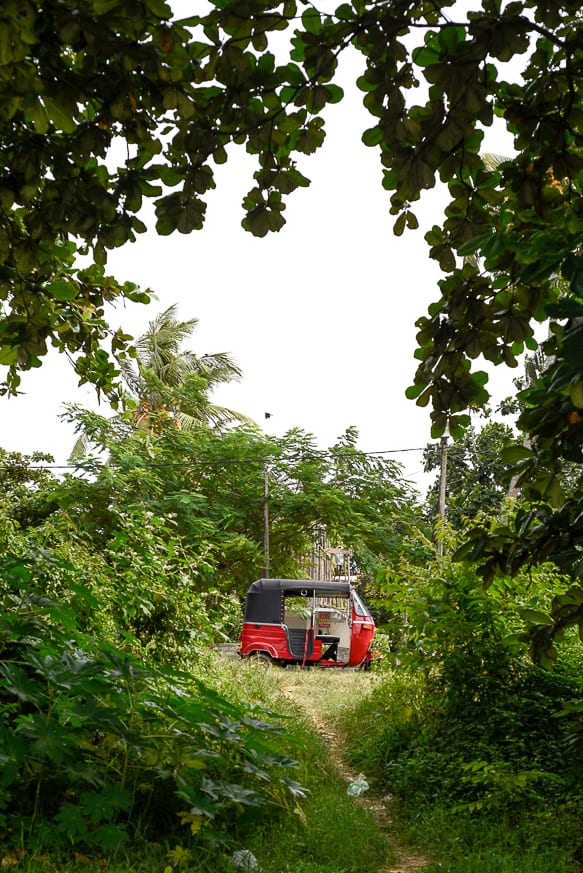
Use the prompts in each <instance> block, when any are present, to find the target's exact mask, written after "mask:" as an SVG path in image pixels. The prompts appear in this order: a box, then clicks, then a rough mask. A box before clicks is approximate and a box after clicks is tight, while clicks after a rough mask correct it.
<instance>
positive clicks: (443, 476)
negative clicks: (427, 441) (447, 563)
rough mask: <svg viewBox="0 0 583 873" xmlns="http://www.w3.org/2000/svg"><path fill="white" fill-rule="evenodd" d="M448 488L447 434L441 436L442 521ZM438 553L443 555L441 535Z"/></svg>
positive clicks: (439, 505) (440, 499)
mask: <svg viewBox="0 0 583 873" xmlns="http://www.w3.org/2000/svg"><path fill="white" fill-rule="evenodd" d="M446 490H447V436H442V438H441V465H440V473H439V503H438V507H437V516H438V518H439V520H440V521H442V522H444V521H445V494H446ZM437 554H438V555H440V556H441V555H443V539H442V537H441V536H440V537H439V540H438V543H437Z"/></svg>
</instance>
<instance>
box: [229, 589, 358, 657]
mask: <svg viewBox="0 0 583 873" xmlns="http://www.w3.org/2000/svg"><path fill="white" fill-rule="evenodd" d="M374 632H375V624H374V620H373V618H372V616H371V614H370V612H369V611H368V609H367V607H366V606H365V605H364V603H363V602H362V600H361V599H360V597H359V596H358V594H357V593H356V590H355V589H354V586H353V585H352V584H351V583H350V582H344V581H339V582H319V581H314V580H313V579H312V580H310V579H307V580H306V579H258V580H257V581H256V582H253V584H252V585H251V587H250V588H249V590H248V592H247V599H246V603H245V616H244V619H243V629H242V631H241V635H240V637H239V649H238V652H239V654H240V655H241V657H257V658H262V659H263V660H266V661H272V662H273V663H275V664H281V665H282V666H286V665H288V664H299V665H308V666H312V665H314V664H317V665H318V666H321V667H361V668H362V669H368V667H369V666H370V662H371V660H372V657H373V656H372V653H371V645H372V640H373V636H374Z"/></svg>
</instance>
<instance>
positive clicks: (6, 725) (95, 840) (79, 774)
mask: <svg viewBox="0 0 583 873" xmlns="http://www.w3.org/2000/svg"><path fill="white" fill-rule="evenodd" d="M2 571H3V572H2V588H1V597H0V599H1V604H0V606H1V607H2V609H1V618H0V658H1V662H0V764H1V776H0V838H1V839H2V842H3V844H4V845H11V844H19V843H21V842H22V841H23V840H25V841H27V842H28V843H34V844H36V846H37V848H38V849H40V848H41V847H43V846H50V847H51V848H52V849H54V848H55V847H58V846H61V847H62V848H65V847H66V846H74V847H78V848H82V849H93V850H97V849H99V851H103V850H114V849H117V848H119V847H120V846H121V845H122V844H123V843H124V842H127V841H131V840H132V839H136V838H139V839H140V840H141V841H143V840H155V841H160V840H164V839H174V840H180V844H181V845H182V844H183V845H184V846H185V847H188V846H189V845H195V846H196V847H197V851H198V852H204V851H211V852H214V851H216V847H217V846H227V845H229V844H231V843H232V842H233V841H234V840H237V839H239V838H240V837H241V835H244V834H245V833H247V832H248V830H249V829H250V828H252V827H253V826H254V824H256V822H257V820H258V818H259V817H260V816H261V815H262V814H263V812H264V810H265V809H266V808H267V809H270V810H273V811H277V810H281V809H293V808H296V807H297V804H298V799H300V798H302V797H303V795H304V790H303V788H302V787H301V786H300V785H299V784H298V783H297V781H295V779H294V778H293V776H294V770H295V761H294V760H293V759H292V758H290V757H289V756H287V755H285V754H282V753H281V752H280V746H281V744H282V741H283V737H284V733H283V730H282V728H281V727H280V726H278V725H277V724H274V723H273V722H274V721H277V719H276V718H275V716H274V715H273V714H271V716H268V714H266V712H265V711H264V710H255V709H253V707H251V706H249V705H243V704H241V703H238V702H233V701H229V700H227V699H226V698H225V697H224V696H222V695H221V694H219V693H217V692H216V691H214V690H212V689H211V688H210V687H208V686H207V685H206V684H203V682H201V681H200V680H196V679H193V678H192V677H191V676H190V675H188V674H186V673H180V672H178V671H176V670H171V669H169V668H163V667H153V666H147V665H144V664H143V663H140V662H139V661H138V660H137V659H135V658H134V657H132V656H131V655H129V654H127V653H124V652H122V651H120V650H119V649H118V648H116V647H115V646H113V645H112V644H111V643H109V642H107V641H97V640H95V639H92V638H91V637H90V636H89V635H87V634H85V633H83V632H82V631H81V630H80V629H79V627H78V625H77V620H76V615H75V613H74V611H73V610H72V609H71V607H70V606H69V605H68V604H66V603H63V602H58V601H55V600H51V599H49V598H47V597H44V596H41V595H39V594H38V591H39V590H42V580H41V579H39V578H38V575H37V574H38V565H36V564H35V562H34V561H33V560H30V561H27V560H26V559H23V558H18V559H15V560H13V561H10V560H8V559H5V560H4V562H3V566H2ZM66 571H67V570H66V567H64V568H63V572H64V573H66ZM81 596H82V592H81V590H79V589H78V590H77V597H81Z"/></svg>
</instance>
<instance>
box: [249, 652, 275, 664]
mask: <svg viewBox="0 0 583 873" xmlns="http://www.w3.org/2000/svg"><path fill="white" fill-rule="evenodd" d="M249 658H250V659H251V660H252V661H254V662H255V663H256V664H264V665H265V666H267V665H268V664H273V658H272V657H271V655H270V654H269V653H268V652H252V654H251V655H249Z"/></svg>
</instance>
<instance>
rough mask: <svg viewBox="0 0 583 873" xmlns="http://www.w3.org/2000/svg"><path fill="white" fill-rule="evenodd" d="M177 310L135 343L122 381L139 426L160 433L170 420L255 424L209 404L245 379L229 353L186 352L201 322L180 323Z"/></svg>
mask: <svg viewBox="0 0 583 873" xmlns="http://www.w3.org/2000/svg"><path fill="white" fill-rule="evenodd" d="M176 309H177V307H176V305H173V306H170V307H169V308H168V309H166V310H165V311H164V312H161V313H160V314H159V315H158V316H156V318H155V319H154V320H153V321H151V322H150V324H149V325H148V329H147V330H146V332H145V333H144V334H142V336H140V337H139V338H138V340H137V342H136V346H135V348H136V357H135V359H133V360H132V359H127V360H126V361H125V362H124V364H123V367H122V376H123V379H124V381H125V383H126V385H127V386H128V388H129V390H130V392H131V395H132V396H133V397H134V398H135V400H136V402H137V408H136V412H135V416H134V420H135V423H136V424H137V425H138V426H140V427H145V428H147V429H149V430H156V429H158V428H159V427H160V426H161V425H162V424H163V422H164V420H167V419H168V418H170V419H172V420H173V422H174V423H175V425H176V426H177V427H181V428H184V429H191V428H193V427H196V426H200V425H205V426H208V427H214V428H221V427H222V426H224V425H225V424H229V423H232V422H235V421H237V422H250V421H251V419H249V417H248V416H246V415H243V414H242V413H240V412H236V411H235V410H233V409H228V408H227V407H224V406H218V405H216V404H214V403H212V402H211V401H210V399H209V393H210V392H211V391H212V390H213V389H214V388H216V387H217V385H220V384H224V383H226V382H232V381H233V380H238V379H240V378H241V375H242V373H241V370H240V369H239V367H238V366H237V365H236V364H235V362H234V361H233V359H232V358H231V357H230V356H229V355H228V354H227V353H226V352H218V353H215V354H211V355H202V356H200V357H199V356H198V355H197V354H195V352H193V351H191V350H188V349H183V348H182V346H183V344H184V342H185V341H186V340H188V339H189V338H190V337H191V336H192V334H193V332H194V331H195V329H196V327H197V325H198V319H197V318H191V319H189V320H188V321H180V320H179V319H178V318H177V317H176Z"/></svg>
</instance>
